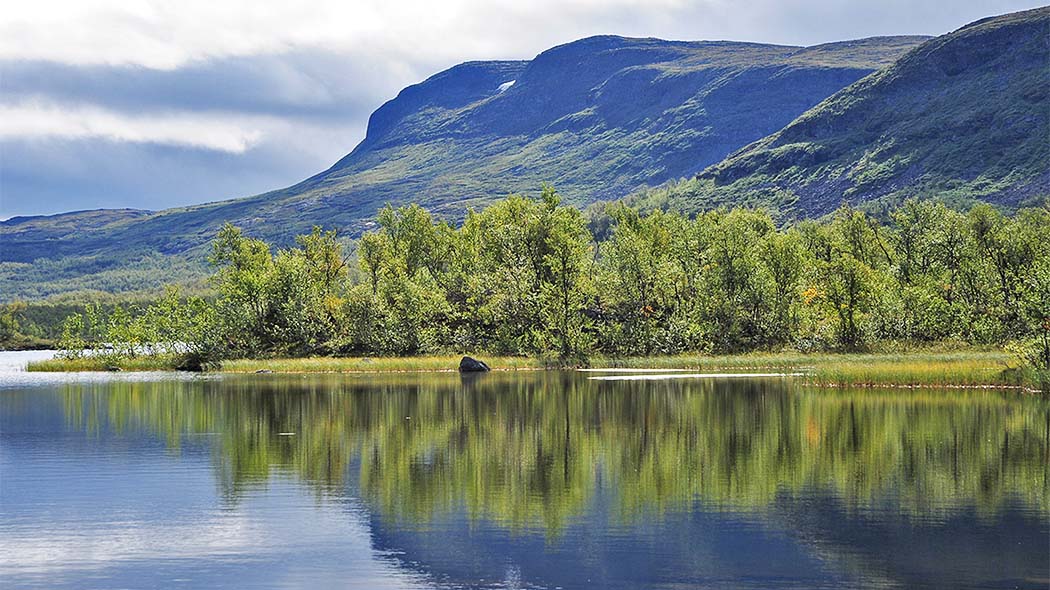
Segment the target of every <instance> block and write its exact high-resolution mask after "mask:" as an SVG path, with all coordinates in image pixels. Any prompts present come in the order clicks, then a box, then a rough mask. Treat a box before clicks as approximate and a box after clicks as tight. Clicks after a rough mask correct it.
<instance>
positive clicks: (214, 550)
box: [0, 465, 425, 588]
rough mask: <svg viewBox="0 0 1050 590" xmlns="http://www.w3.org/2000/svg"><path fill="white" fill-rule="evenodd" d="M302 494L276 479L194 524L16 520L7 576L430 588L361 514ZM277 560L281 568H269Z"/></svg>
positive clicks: (0, 569)
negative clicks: (376, 541)
mask: <svg viewBox="0 0 1050 590" xmlns="http://www.w3.org/2000/svg"><path fill="white" fill-rule="evenodd" d="M201 467H202V468H207V467H206V466H204V465H201ZM132 483H133V482H132ZM303 489H304V488H303V487H302V486H301V485H299V484H296V483H294V482H291V481H289V480H280V479H275V480H272V481H271V482H270V485H269V486H268V488H267V489H265V490H260V491H258V492H257V493H256V494H253V495H252V496H250V497H248V498H245V499H244V501H243V503H242V504H241V505H240V506H239V507H238V509H237V510H236V511H235V512H234V511H230V510H211V511H207V512H203V513H201V514H200V515H199V519H198V520H194V521H185V522H176V521H175V519H177V518H178V516H177V514H176V513H175V511H177V510H178V508H179V507H178V506H176V507H171V506H166V507H164V508H161V509H160V510H159V511H160V512H161V514H159V515H157V516H156V519H155V520H150V519H149V517H148V516H145V517H142V518H139V519H135V520H123V521H110V522H106V520H105V514H100V515H99V516H98V517H96V518H88V519H85V521H84V522H75V523H67V525H66V526H65V527H63V528H62V530H59V531H56V530H55V527H53V526H42V525H40V524H39V523H36V524H33V523H28V524H22V525H19V524H18V523H17V521H13V520H12V521H9V522H8V523H6V524H4V525H3V526H0V579H3V580H4V581H5V583H10V584H12V585H15V586H19V585H20V584H25V585H30V586H32V585H35V584H40V585H42V586H45V587H51V586H53V585H54V586H59V585H62V584H70V583H72V584H73V585H77V584H78V582H77V580H83V579H92V580H99V579H103V580H111V581H112V583H103V584H101V585H103V586H108V585H112V586H123V585H125V584H123V583H122V581H124V580H127V579H135V574H134V572H135V571H136V570H137V568H145V570H143V571H149V572H151V576H153V577H152V578H151V579H153V580H154V581H156V582H160V581H161V579H160V578H161V576H166V575H172V576H174V577H175V578H177V579H180V580H182V581H184V582H194V581H196V582H206V581H208V580H216V579H221V580H222V581H223V582H225V583H229V581H230V578H229V574H230V572H240V571H241V570H243V569H245V568H247V569H248V570H250V573H246V574H245V576H247V577H246V578H241V577H237V578H235V579H236V580H237V581H236V582H235V583H234V584H233V585H234V586H241V587H249V586H252V587H255V586H266V587H272V586H286V587H301V588H316V587H333V586H334V585H336V584H338V585H339V586H340V587H348V586H349V587H357V588H415V587H423V586H425V584H424V583H423V580H422V578H421V577H420V576H419V575H418V574H409V575H406V574H405V573H404V572H402V571H401V570H399V569H398V567H397V564H396V562H393V561H392V560H390V559H389V556H388V555H383V554H381V553H379V552H376V551H373V549H372V544H371V538H370V533H369V531H368V521H367V518H368V517H367V514H366V513H365V512H364V510H363V509H362V508H360V507H359V506H357V505H356V504H355V503H347V502H321V503H315V502H309V501H306V502H304V501H303V500H304V496H303ZM98 503H99V504H100V505H104V504H105V502H104V500H101V499H100V500H99V501H98ZM168 510H170V511H172V513H171V514H166V513H165V511H168ZM275 563H277V564H279V567H277V568H273V567H267V566H268V565H272V564H275ZM162 571H163V573H161V572H162ZM129 572H130V573H129ZM109 576H112V578H110V577H109ZM121 576H124V577H121ZM213 576H214V577H213ZM135 581H136V582H141V580H138V579H136V580H135ZM173 581H174V580H173Z"/></svg>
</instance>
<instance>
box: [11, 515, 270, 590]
mask: <svg viewBox="0 0 1050 590" xmlns="http://www.w3.org/2000/svg"><path fill="white" fill-rule="evenodd" d="M260 524H261V523H253V522H252V521H250V520H249V519H247V518H245V517H244V516H243V515H221V516H219V518H217V519H216V520H213V521H208V522H194V523H161V522H147V521H141V520H140V521H127V522H111V523H105V525H104V526H102V527H100V528H95V529H88V530H80V531H77V530H73V529H67V530H66V531H62V532H59V533H57V534H56V533H55V532H54V531H52V530H49V529H41V528H37V527H26V528H25V529H23V530H20V528H21V527H17V526H15V527H4V535H3V536H2V537H0V556H2V557H0V576H5V577H6V576H11V575H28V574H50V573H56V572H60V571H67V570H79V571H84V570H96V569H101V568H105V567H108V566H110V565H112V564H113V563H114V562H120V561H128V560H133V559H138V560H141V559H193V558H202V557H206V556H207V557H215V556H216V555H217V554H221V555H227V556H232V555H237V554H247V553H248V550H249V549H254V547H253V542H252V539H253V538H257V537H259V536H260V533H261V531H260V530H259V528H260Z"/></svg>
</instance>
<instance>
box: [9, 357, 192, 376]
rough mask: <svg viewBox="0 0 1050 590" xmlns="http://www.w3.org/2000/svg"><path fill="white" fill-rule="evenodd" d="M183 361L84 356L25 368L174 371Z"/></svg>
mask: <svg viewBox="0 0 1050 590" xmlns="http://www.w3.org/2000/svg"><path fill="white" fill-rule="evenodd" d="M184 362H185V359H184V358H183V357H182V356H181V355H175V354H148V355H141V356H134V357H124V356H121V357H113V358H111V357H109V356H84V357H80V358H75V359H63V358H53V359H47V360H42V361H33V362H31V363H29V365H28V366H27V367H26V370H27V371H33V372H41V373H48V372H56V373H61V372H69V373H72V372H78V371H175V370H178V369H179V368H181V365H182V364H183V363H184Z"/></svg>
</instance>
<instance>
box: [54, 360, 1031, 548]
mask: <svg viewBox="0 0 1050 590" xmlns="http://www.w3.org/2000/svg"><path fill="white" fill-rule="evenodd" d="M82 388H84V389H88V390H89V391H88V392H87V394H85V392H83V391H81V389H82ZM69 393H70V394H69V395H68V396H67V398H66V399H67V406H68V407H67V410H68V413H69V416H70V417H71V419H73V420H74V421H75V422H77V423H78V424H79V425H81V426H83V427H86V428H89V429H93V428H98V427H99V425H100V424H102V423H105V424H106V425H107V426H108V427H109V428H112V429H115V430H118V431H120V430H124V429H128V428H144V429H146V430H149V431H151V432H153V433H156V434H158V435H161V436H163V437H165V439H166V440H167V442H168V444H169V446H171V447H173V448H177V447H178V446H179V445H180V444H181V443H182V441H183V440H184V439H183V437H184V435H186V434H191V433H217V434H214V435H213V436H211V437H210V440H212V442H213V443H214V444H213V453H214V457H215V462H216V470H217V472H218V473H219V474H220V480H221V482H222V486H223V489H224V492H225V493H226V494H227V495H228V497H230V498H231V499H232V500H235V499H236V498H237V496H238V494H239V493H240V492H241V491H242V490H243V489H245V488H246V487H249V486H253V485H258V484H260V483H263V482H265V481H266V480H267V478H269V477H270V475H271V474H272V473H273V472H274V471H275V470H281V471H289V472H292V473H295V474H296V475H297V476H298V477H300V478H302V479H303V480H305V481H307V482H309V483H310V484H312V486H313V487H314V488H315V489H316V490H317V491H318V493H327V492H335V491H337V490H341V489H342V487H343V486H344V485H345V481H346V472H347V469H348V467H349V465H350V464H351V461H352V460H354V459H356V460H357V465H359V470H360V471H359V474H358V475H359V481H360V489H361V494H362V495H363V496H364V498H365V499H366V500H367V501H368V502H369V503H371V504H372V505H374V506H375V507H377V508H378V509H379V511H380V512H381V513H382V514H383V516H384V517H385V518H394V519H398V520H400V521H403V522H404V523H405V524H413V523H417V524H421V523H425V522H427V521H428V520H430V519H432V518H434V517H435V516H438V515H440V514H443V513H445V512H448V511H452V510H459V509H465V510H466V511H467V512H468V513H469V514H470V515H471V516H472V517H484V518H487V519H490V520H493V521H495V522H500V523H502V524H504V525H505V526H508V527H511V528H519V527H544V528H545V529H546V530H547V531H548V532H552V533H553V532H557V531H558V530H560V529H561V527H562V526H563V524H564V523H565V522H566V519H567V518H569V517H572V516H574V515H578V514H580V513H581V512H582V511H583V510H584V508H585V506H586V505H587V503H588V502H589V501H590V500H591V499H592V498H593V497H594V495H595V493H596V491H597V489H598V487H599V486H602V487H603V488H604V489H607V490H609V491H610V492H612V493H613V494H614V498H615V506H616V512H617V514H618V515H619V516H618V517H619V518H620V519H622V520H624V521H630V520H631V519H634V518H637V517H638V516H639V515H641V514H647V515H649V516H657V517H658V516H660V515H662V514H664V513H665V512H666V511H667V510H669V509H675V508H686V507H688V506H689V504H690V503H691V502H692V501H693V500H694V499H698V500H700V501H702V502H704V503H705V504H707V505H710V506H712V507H722V508H725V509H733V510H753V509H762V508H766V507H769V506H771V504H772V503H773V502H774V500H775V498H776V496H777V494H778V493H781V494H782V493H784V492H795V491H798V490H801V489H804V488H809V487H816V488H821V489H829V490H830V491H832V492H833V493H835V494H836V495H837V496H839V497H841V498H842V500H843V501H844V502H845V503H846V504H847V505H848V506H851V507H854V508H864V507H865V506H867V505H869V504H871V503H873V502H876V501H879V500H880V499H882V498H884V497H885V496H886V495H887V494H898V495H899V497H900V503H901V505H902V508H903V510H905V511H906V512H920V511H921V513H922V514H924V515H929V514H931V513H937V512H939V511H950V510H952V509H955V508H960V507H968V506H976V507H977V509H978V510H980V511H982V512H985V513H994V512H995V511H996V510H998V509H999V508H1001V507H1002V506H1003V504H1004V503H1005V502H1006V501H1008V500H1009V499H1010V498H1017V499H1019V500H1020V501H1022V502H1023V503H1025V504H1026V505H1028V506H1030V507H1035V508H1038V509H1039V510H1040V511H1042V512H1044V513H1046V512H1048V511H1050V483H1048V477H1050V476H1048V467H1047V465H1048V461H1050V401H1048V400H1046V399H1042V398H1037V397H1018V396H1015V395H1012V394H999V393H994V392H988V391H962V390H954V391H947V392H937V391H929V390H922V391H909V390H896V391H890V392H876V391H835V390H832V391H805V390H799V389H795V390H794V391H789V387H788V385H786V384H785V383H782V382H779V381H769V382H744V381H731V382H725V381H723V382H714V381H691V382H690V381H668V382H601V383H598V382H594V381H588V380H585V379H582V378H580V377H579V376H577V375H574V374H562V373H533V374H528V375H524V376H523V375H495V374H494V375H488V376H485V377H483V378H482V379H479V380H476V381H473V382H461V381H460V380H459V377H458V376H455V375H426V376H422V377H374V376H372V377H368V378H362V377H353V378H350V377H310V378H305V379H304V378H302V377H297V378H287V379H285V378H280V377H273V378H267V379H254V378H246V379H226V380H222V381H201V382H192V383H185V382H182V383H172V382H168V383H111V384H105V385H84V386H70V392H69ZM286 432H294V433H295V436H281V433H286Z"/></svg>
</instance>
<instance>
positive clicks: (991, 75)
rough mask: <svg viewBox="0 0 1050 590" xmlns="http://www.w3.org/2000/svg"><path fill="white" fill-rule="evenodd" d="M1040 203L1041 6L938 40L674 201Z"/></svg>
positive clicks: (1047, 33)
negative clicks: (935, 198)
mask: <svg viewBox="0 0 1050 590" xmlns="http://www.w3.org/2000/svg"><path fill="white" fill-rule="evenodd" d="M910 196H941V197H945V198H949V199H952V198H956V199H958V198H963V199H973V198H975V199H980V200H984V201H988V202H992V203H995V204H1000V205H1003V206H1006V207H1016V206H1018V205H1019V204H1021V203H1023V202H1025V201H1033V200H1034V199H1036V198H1040V197H1047V196H1050V8H1039V9H1036V10H1029V11H1025V12H1018V13H1013V14H1008V15H1004V16H1000V17H993V18H988V19H984V20H981V21H977V22H975V23H972V24H969V25H967V26H965V27H963V28H961V29H959V30H957V31H955V32H952V33H950V34H947V35H944V36H941V37H937V38H935V39H932V40H930V41H927V42H926V43H923V44H922V45H921V46H919V47H917V48H916V49H914V50H913V51H910V52H909V53H907V54H906V55H905V56H904V57H902V58H901V59H900V60H898V61H897V62H896V63H895V64H893V65H892V66H890V67H888V68H886V69H884V70H882V71H880V72H878V73H876V74H873V75H871V76H868V77H866V78H864V79H862V80H860V81H859V82H857V83H855V84H853V85H851V86H849V87H847V88H845V89H843V90H841V91H840V92H837V93H836V94H834V95H832V96H831V97H829V98H828V99H827V100H825V101H823V102H821V103H820V104H819V105H817V106H815V107H814V108H812V109H810V110H808V111H806V112H805V113H804V114H802V115H801V116H800V117H798V118H797V119H795V120H794V121H792V122H791V123H790V124H788V125H787V126H785V127H784V128H783V129H781V130H779V131H777V132H775V133H773V134H771V135H769V136H767V137H765V138H762V139H761V140H759V141H757V142H755V143H753V144H751V145H749V146H747V147H745V148H744V149H742V150H740V151H738V152H736V153H734V154H732V155H731V156H729V157H728V158H726V159H725V160H724V161H722V162H719V163H718V164H716V165H714V166H711V167H710V168H708V169H706V170H705V171H704V172H702V173H701V174H700V175H699V178H698V181H696V182H692V183H687V184H686V185H683V187H682V189H681V190H679V191H678V194H676V195H675V198H676V199H677V201H678V204H679V205H684V206H686V207H687V208H688V207H695V206H696V205H697V204H700V203H702V204H705V205H706V206H710V204H711V203H716V202H730V203H736V202H752V203H763V204H767V205H769V206H772V207H775V208H777V209H778V210H780V211H785V210H790V211H793V213H794V215H795V216H815V215H821V214H824V213H827V212H829V211H831V210H833V209H834V208H836V207H837V206H838V205H839V204H840V203H841V202H842V201H843V200H844V199H845V200H848V201H851V202H854V203H863V202H871V201H873V200H878V199H883V200H887V201H889V200H899V199H902V198H906V197H910Z"/></svg>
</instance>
